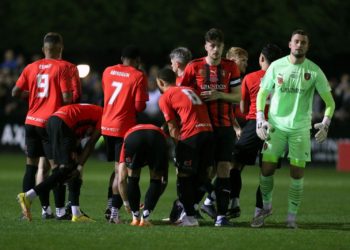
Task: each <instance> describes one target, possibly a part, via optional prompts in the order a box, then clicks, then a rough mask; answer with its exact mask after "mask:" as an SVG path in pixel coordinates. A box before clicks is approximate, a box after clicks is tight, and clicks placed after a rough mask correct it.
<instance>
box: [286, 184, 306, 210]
mask: <svg viewBox="0 0 350 250" xmlns="http://www.w3.org/2000/svg"><path fill="white" fill-rule="evenodd" d="M303 191H304V178H301V179H293V178H291V183H290V186H289V191H288V213H291V214H297V212H298V209H299V207H300V203H301V199H302V196H303Z"/></svg>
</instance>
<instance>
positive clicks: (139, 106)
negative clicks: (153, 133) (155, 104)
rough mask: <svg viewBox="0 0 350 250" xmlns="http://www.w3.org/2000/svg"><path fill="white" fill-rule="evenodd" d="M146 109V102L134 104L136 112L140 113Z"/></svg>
mask: <svg viewBox="0 0 350 250" xmlns="http://www.w3.org/2000/svg"><path fill="white" fill-rule="evenodd" d="M145 108H146V102H145V101H136V102H135V109H136V111H137V112H142V111H144V110H145Z"/></svg>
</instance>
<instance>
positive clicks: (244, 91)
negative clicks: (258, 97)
mask: <svg viewBox="0 0 350 250" xmlns="http://www.w3.org/2000/svg"><path fill="white" fill-rule="evenodd" d="M241 91H242V96H241V100H243V101H246V100H247V99H248V96H247V95H248V90H247V77H244V78H243V81H242V88H241Z"/></svg>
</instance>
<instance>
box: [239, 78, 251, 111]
mask: <svg viewBox="0 0 350 250" xmlns="http://www.w3.org/2000/svg"><path fill="white" fill-rule="evenodd" d="M246 79H247V78H246V77H245V78H244V79H243V82H242V88H241V94H242V96H241V101H240V102H239V109H240V111H241V113H242V114H246V113H248V108H249V104H250V103H249V99H248V93H249V91H248V89H247V84H246V81H247V80H246Z"/></svg>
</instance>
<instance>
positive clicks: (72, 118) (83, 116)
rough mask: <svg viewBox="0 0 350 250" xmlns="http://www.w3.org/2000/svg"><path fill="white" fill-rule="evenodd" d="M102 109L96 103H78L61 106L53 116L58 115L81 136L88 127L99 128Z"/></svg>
mask: <svg viewBox="0 0 350 250" xmlns="http://www.w3.org/2000/svg"><path fill="white" fill-rule="evenodd" d="M102 110H103V109H102V107H100V106H97V105H93V104H86V103H79V104H71V105H66V106H63V107H61V108H59V109H58V110H57V111H56V112H55V113H53V116H58V117H60V118H61V119H62V120H63V121H64V122H65V123H66V124H67V125H68V127H70V128H71V129H73V131H74V132H75V133H76V134H77V135H78V136H82V135H83V134H84V133H85V132H86V130H88V129H90V128H95V129H96V130H100V129H101V118H102Z"/></svg>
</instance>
